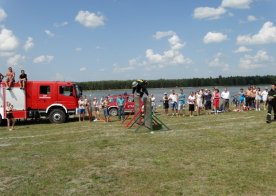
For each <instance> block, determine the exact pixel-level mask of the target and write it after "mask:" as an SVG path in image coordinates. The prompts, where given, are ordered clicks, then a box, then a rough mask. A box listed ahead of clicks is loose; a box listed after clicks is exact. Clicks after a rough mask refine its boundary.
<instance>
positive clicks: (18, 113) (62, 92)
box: [0, 81, 82, 123]
mask: <svg viewBox="0 0 276 196" xmlns="http://www.w3.org/2000/svg"><path fill="white" fill-rule="evenodd" d="M81 94H82V92H81V89H80V88H79V87H78V86H77V85H76V84H74V83H72V82H59V81H27V83H26V88H25V89H20V86H19V83H15V84H14V85H13V86H12V87H11V90H7V87H6V84H5V83H4V82H1V83H0V115H1V118H3V119H5V118H6V106H7V103H8V102H9V103H11V104H12V106H13V115H14V117H15V118H16V119H27V118H36V119H38V118H47V119H49V120H50V122H52V123H63V122H65V121H66V120H67V119H68V118H69V115H74V114H76V108H77V107H78V99H79V97H80V96H81Z"/></svg>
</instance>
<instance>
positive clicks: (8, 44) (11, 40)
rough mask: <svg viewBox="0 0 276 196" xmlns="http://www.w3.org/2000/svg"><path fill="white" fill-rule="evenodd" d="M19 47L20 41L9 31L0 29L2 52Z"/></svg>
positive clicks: (0, 48)
mask: <svg viewBox="0 0 276 196" xmlns="http://www.w3.org/2000/svg"><path fill="white" fill-rule="evenodd" d="M18 45H19V41H18V39H17V38H16V37H15V36H14V34H13V32H12V31H11V30H9V29H6V28H3V29H0V51H11V50H14V49H16V48H17V46H18Z"/></svg>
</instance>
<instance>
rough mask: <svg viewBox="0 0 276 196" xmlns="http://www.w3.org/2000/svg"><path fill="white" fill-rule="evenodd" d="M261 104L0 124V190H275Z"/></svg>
mask: <svg viewBox="0 0 276 196" xmlns="http://www.w3.org/2000/svg"><path fill="white" fill-rule="evenodd" d="M265 116H266V114H265V112H255V111H250V112H244V113H235V112H231V113H227V114H219V115H202V116H197V117H184V118H183V117H179V118H176V117H167V116H164V115H160V116H158V117H160V119H161V120H162V121H163V122H165V123H166V125H167V126H169V127H170V128H171V130H170V131H155V132H154V134H151V133H150V131H148V130H147V129H145V128H141V129H139V131H138V132H135V131H134V130H135V128H133V129H125V128H124V127H123V126H122V124H121V123H120V122H119V121H117V120H116V119H115V118H113V122H111V123H104V122H92V123H91V122H88V121H87V122H84V123H79V122H69V123H65V124H60V125H56V124H48V123H45V124H23V123H22V124H19V123H17V126H16V127H15V128H16V130H15V131H12V132H9V131H8V130H7V128H6V127H0V195H276V164H275V161H276V122H273V123H271V124H266V123H265Z"/></svg>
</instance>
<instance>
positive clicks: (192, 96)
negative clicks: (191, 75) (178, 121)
mask: <svg viewBox="0 0 276 196" xmlns="http://www.w3.org/2000/svg"><path fill="white" fill-rule="evenodd" d="M195 101H196V97H195V94H194V92H191V93H190V95H189V97H188V104H189V114H190V117H191V116H193V112H194V111H195Z"/></svg>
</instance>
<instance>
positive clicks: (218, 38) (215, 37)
mask: <svg viewBox="0 0 276 196" xmlns="http://www.w3.org/2000/svg"><path fill="white" fill-rule="evenodd" d="M225 40H227V35H225V34H222V33H218V32H208V33H207V34H206V35H205V36H204V38H203V42H204V43H205V44H209V43H220V42H223V41H225Z"/></svg>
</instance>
